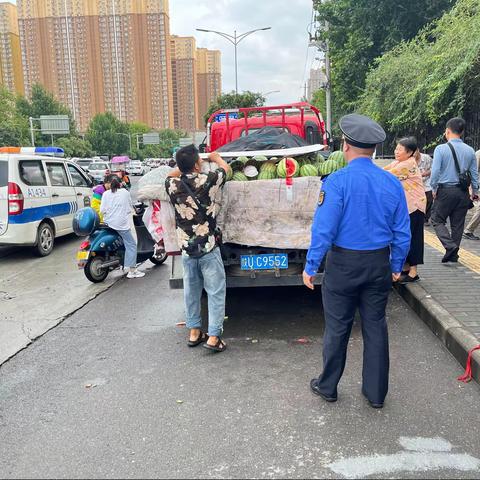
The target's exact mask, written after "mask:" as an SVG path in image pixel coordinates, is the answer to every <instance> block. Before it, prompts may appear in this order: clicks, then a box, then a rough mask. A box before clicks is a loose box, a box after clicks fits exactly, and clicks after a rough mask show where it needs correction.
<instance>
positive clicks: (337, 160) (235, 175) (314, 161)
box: [227, 151, 347, 182]
mask: <svg viewBox="0 0 480 480" xmlns="http://www.w3.org/2000/svg"><path fill="white" fill-rule="evenodd" d="M229 165H230V169H229V171H228V172H227V180H232V181H234V182H247V181H249V180H274V179H276V178H287V176H288V177H319V176H320V177H326V176H327V175H330V174H331V173H333V172H336V171H337V170H340V169H341V168H343V167H345V166H346V165H347V164H346V162H345V159H344V157H343V153H342V152H340V151H338V152H333V153H332V154H331V155H330V156H329V157H328V159H327V160H325V159H324V157H323V156H322V155H321V154H309V155H305V156H303V157H297V158H277V157H271V158H267V157H266V156H264V155H257V156H256V157H253V158H248V157H238V158H236V159H233V160H231V161H230V164H229Z"/></svg>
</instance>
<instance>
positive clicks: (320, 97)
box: [311, 89, 327, 117]
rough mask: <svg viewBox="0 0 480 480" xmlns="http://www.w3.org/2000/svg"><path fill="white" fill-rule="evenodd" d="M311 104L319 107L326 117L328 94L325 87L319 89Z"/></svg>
mask: <svg viewBox="0 0 480 480" xmlns="http://www.w3.org/2000/svg"><path fill="white" fill-rule="evenodd" d="M311 104H312V105H313V106H315V107H317V108H318V109H319V110H320V111H321V112H322V115H323V116H324V117H325V115H326V112H327V95H326V93H325V90H324V89H320V90H317V91H316V92H315V93H314V94H313V98H312V101H311Z"/></svg>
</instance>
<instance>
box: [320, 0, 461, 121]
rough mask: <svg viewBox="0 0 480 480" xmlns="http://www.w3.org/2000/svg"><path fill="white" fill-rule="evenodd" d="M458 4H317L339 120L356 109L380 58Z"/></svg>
mask: <svg viewBox="0 0 480 480" xmlns="http://www.w3.org/2000/svg"><path fill="white" fill-rule="evenodd" d="M454 3H455V2H454V0H403V1H401V2H399V1H398V0H326V1H320V0H315V8H316V11H317V18H318V20H319V21H320V22H321V24H324V22H328V24H329V28H328V30H322V31H320V32H318V36H319V38H320V39H328V40H329V44H330V50H331V52H330V53H331V59H332V88H333V98H334V109H335V111H336V112H337V115H338V114H340V113H344V112H349V111H351V110H353V108H354V105H355V103H356V102H357V100H358V97H359V96H361V95H362V93H363V90H364V87H365V78H366V75H367V73H368V71H369V69H370V68H371V67H372V66H373V64H374V61H375V59H376V58H378V57H380V56H382V55H383V54H384V53H386V52H388V51H389V50H391V49H392V48H394V47H395V46H396V45H398V44H399V43H400V42H402V41H404V40H410V39H412V38H413V37H415V36H416V35H417V33H418V32H419V31H420V30H421V29H422V28H423V27H424V26H425V25H427V24H429V23H430V22H432V21H433V20H435V19H438V18H439V17H440V16H441V15H442V14H443V13H444V12H445V11H446V10H448V9H449V8H451V6H452V5H453V4H454Z"/></svg>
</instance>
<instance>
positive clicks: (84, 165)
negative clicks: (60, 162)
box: [72, 158, 93, 171]
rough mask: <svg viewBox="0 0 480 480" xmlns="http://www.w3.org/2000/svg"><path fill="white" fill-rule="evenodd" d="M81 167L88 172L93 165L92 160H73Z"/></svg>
mask: <svg viewBox="0 0 480 480" xmlns="http://www.w3.org/2000/svg"><path fill="white" fill-rule="evenodd" d="M72 160H73V161H74V162H75V163H76V164H77V165H78V166H79V167H82V168H83V169H84V170H85V171H88V167H89V166H90V165H91V164H92V163H93V159H91V158H76V159H72Z"/></svg>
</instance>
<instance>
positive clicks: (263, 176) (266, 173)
mask: <svg viewBox="0 0 480 480" xmlns="http://www.w3.org/2000/svg"><path fill="white" fill-rule="evenodd" d="M275 178H277V172H276V171H271V170H260V173H259V174H258V177H257V180H274V179H275Z"/></svg>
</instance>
